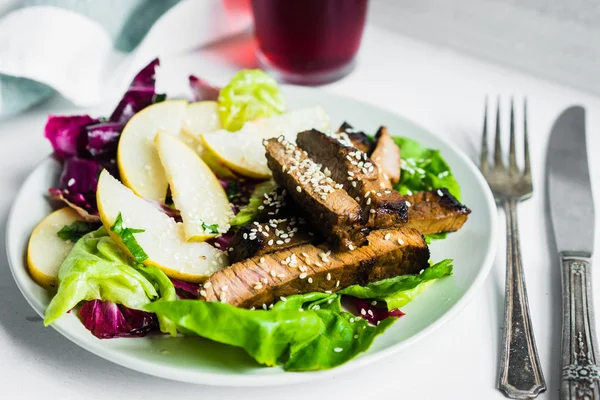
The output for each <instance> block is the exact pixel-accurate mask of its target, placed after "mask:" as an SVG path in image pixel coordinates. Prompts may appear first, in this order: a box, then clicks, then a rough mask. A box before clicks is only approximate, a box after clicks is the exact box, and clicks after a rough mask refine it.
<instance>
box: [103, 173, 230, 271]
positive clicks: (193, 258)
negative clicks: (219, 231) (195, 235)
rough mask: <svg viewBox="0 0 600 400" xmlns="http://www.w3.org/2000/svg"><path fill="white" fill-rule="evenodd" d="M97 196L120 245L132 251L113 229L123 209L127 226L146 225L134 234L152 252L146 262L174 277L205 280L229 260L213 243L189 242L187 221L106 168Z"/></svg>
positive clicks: (107, 227)
mask: <svg viewBox="0 0 600 400" xmlns="http://www.w3.org/2000/svg"><path fill="white" fill-rule="evenodd" d="M96 199H97V202H98V211H99V214H100V219H101V220H102V224H104V226H105V227H106V230H107V231H108V233H109V234H110V236H111V237H112V238H113V240H114V241H115V242H116V243H117V244H118V245H119V247H120V248H121V249H122V250H123V251H125V252H127V253H128V254H131V253H130V252H129V249H128V248H127V247H126V246H125V245H124V244H123V242H122V241H121V238H120V237H119V236H118V235H117V234H115V233H114V232H112V231H111V230H110V228H111V226H113V225H114V223H115V220H116V219H117V217H118V215H119V213H121V216H122V218H123V224H124V225H125V226H126V227H128V228H135V229H144V232H140V233H135V234H134V237H135V239H136V240H137V242H138V244H139V245H140V246H141V247H142V249H143V250H144V251H145V253H146V254H147V255H148V259H147V260H146V261H144V264H146V265H154V266H156V267H158V268H160V269H162V270H163V271H164V272H165V274H167V276H169V277H171V278H175V279H181V280H184V281H187V282H203V281H204V280H206V278H207V277H208V276H210V275H211V274H213V273H214V272H215V271H218V270H220V269H221V268H223V267H224V266H225V265H227V264H228V260H227V255H226V254H225V253H224V252H222V251H221V250H219V249H216V248H214V247H213V246H211V245H210V244H208V243H206V242H199V243H197V242H187V241H186V239H185V234H184V232H183V224H181V223H179V222H175V220H174V219H172V218H170V217H169V216H167V215H166V214H164V213H162V212H161V211H159V210H158V209H157V208H156V207H155V206H154V205H153V204H152V203H150V202H148V201H146V200H144V199H142V198H140V197H138V196H136V195H135V194H134V193H133V192H132V191H131V190H130V189H129V188H127V187H125V186H124V185H123V184H122V183H121V182H119V181H118V180H116V179H115V178H113V177H112V176H111V175H110V173H108V171H106V170H104V171H102V173H101V174H100V178H99V180H98V189H97V192H96Z"/></svg>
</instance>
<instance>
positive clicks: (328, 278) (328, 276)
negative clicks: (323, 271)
mask: <svg viewBox="0 0 600 400" xmlns="http://www.w3.org/2000/svg"><path fill="white" fill-rule="evenodd" d="M327 280H328V281H330V280H331V273H329V272H328V273H327Z"/></svg>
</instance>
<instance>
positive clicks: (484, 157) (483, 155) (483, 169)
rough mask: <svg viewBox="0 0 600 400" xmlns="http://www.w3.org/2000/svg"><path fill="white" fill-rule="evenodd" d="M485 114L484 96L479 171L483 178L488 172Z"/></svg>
mask: <svg viewBox="0 0 600 400" xmlns="http://www.w3.org/2000/svg"><path fill="white" fill-rule="evenodd" d="M487 114H488V98H487V96H485V109H484V114H483V133H482V135H481V163H480V169H481V172H482V173H483V175H484V176H485V175H486V174H487V172H488V168H489V161H488V138H487V125H488V123H487Z"/></svg>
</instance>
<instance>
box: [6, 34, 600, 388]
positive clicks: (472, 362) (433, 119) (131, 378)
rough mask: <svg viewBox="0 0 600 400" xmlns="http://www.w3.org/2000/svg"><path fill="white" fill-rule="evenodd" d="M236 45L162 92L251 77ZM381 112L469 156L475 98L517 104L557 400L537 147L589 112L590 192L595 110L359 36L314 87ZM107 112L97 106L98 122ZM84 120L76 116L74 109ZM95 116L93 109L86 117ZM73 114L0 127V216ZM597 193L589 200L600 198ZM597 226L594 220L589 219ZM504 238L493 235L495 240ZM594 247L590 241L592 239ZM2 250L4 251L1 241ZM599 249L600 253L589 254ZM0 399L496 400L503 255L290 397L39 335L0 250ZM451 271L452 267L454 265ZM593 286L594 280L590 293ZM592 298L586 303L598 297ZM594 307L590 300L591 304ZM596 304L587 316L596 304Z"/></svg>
mask: <svg viewBox="0 0 600 400" xmlns="http://www.w3.org/2000/svg"><path fill="white" fill-rule="evenodd" d="M252 46H253V44H252V41H251V39H249V38H248V37H242V38H238V39H236V40H233V41H230V42H228V43H223V44H220V45H219V46H217V47H213V48H210V49H204V50H201V51H197V52H196V53H194V54H187V55H182V56H181V57H179V58H177V59H168V60H162V61H163V65H164V66H165V68H164V74H163V77H162V78H163V79H162V82H164V83H165V84H169V83H168V81H171V80H173V82H175V79H176V80H177V81H179V84H180V85H181V88H184V86H185V82H186V79H185V77H186V76H187V74H188V73H197V74H199V75H200V76H202V77H205V78H207V79H210V80H213V81H216V82H217V83H224V82H226V81H227V80H228V78H229V77H230V76H231V75H232V74H233V72H234V71H235V70H237V69H239V68H241V67H251V66H253V57H252V54H253V47H252ZM324 90H329V91H332V92H336V93H340V94H344V95H346V96H349V97H355V98H359V99H361V100H364V101H366V102H370V103H373V104H376V105H378V106H381V107H384V108H387V109H390V110H392V111H394V112H396V113H398V114H401V115H403V116H405V117H407V118H409V119H412V120H414V121H415V122H417V123H419V124H421V125H423V126H424V127H426V128H428V129H430V130H431V131H433V132H435V133H437V134H438V135H440V136H445V137H447V138H449V139H450V140H452V141H454V142H455V143H456V144H457V145H458V146H459V147H460V148H462V149H463V151H464V152H465V153H467V154H468V155H469V156H470V157H472V158H473V159H477V157H478V149H479V140H480V131H481V126H482V118H483V115H482V114H483V99H484V96H485V95H486V94H489V95H490V96H495V95H497V94H499V95H502V96H503V101H504V104H505V107H504V111H505V112H506V113H505V114H506V118H507V117H508V114H507V112H508V108H507V106H506V105H507V104H508V97H509V96H510V95H515V96H516V97H517V98H520V96H522V95H527V98H528V100H529V112H530V115H529V124H530V134H531V141H532V144H531V147H532V151H533V153H532V162H533V171H534V185H535V191H534V195H533V199H532V200H530V201H528V202H526V203H524V204H522V205H521V206H520V208H519V211H520V228H521V235H522V236H521V238H522V242H521V244H522V248H523V261H524V266H525V272H526V276H527V284H528V291H529V301H530V306H531V314H532V318H533V324H534V328H535V333H536V338H537V342H538V348H539V351H540V358H541V361H542V364H543V368H544V373H545V375H546V380H547V382H548V392H547V393H545V394H543V395H542V396H540V398H557V397H558V396H557V393H558V392H557V390H558V386H557V377H558V374H559V367H558V360H559V351H560V317H561V310H560V281H559V274H558V267H557V265H556V262H555V254H554V250H553V246H554V244H553V238H552V233H551V231H550V224H549V221H548V219H547V212H546V209H545V207H546V204H545V199H546V194H545V187H544V180H545V179H544V177H545V174H544V165H545V149H546V146H547V140H548V135H549V130H550V128H551V126H552V123H553V121H554V119H555V118H556V116H557V115H558V113H559V112H560V111H562V110H563V109H564V108H565V107H567V106H569V105H571V104H581V105H583V106H585V107H586V108H587V110H588V132H589V134H588V146H589V148H590V149H589V152H590V154H591V160H590V161H591V164H592V166H591V168H592V180H594V179H595V178H596V179H597V178H598V177H600V162H598V160H597V158H596V157H595V156H594V155H595V154H597V153H598V152H599V151H600V136H599V135H598V134H596V133H597V132H598V131H599V130H600V98H599V97H596V96H592V95H589V94H586V93H582V92H578V91H575V90H572V89H569V88H565V87H562V86H558V85H555V84H552V83H549V82H547V81H543V80H539V79H536V78H535V77H533V76H526V75H522V74H520V73H517V72H515V71H511V70H506V69H502V68H499V67H495V66H493V65H490V64H486V63H483V62H480V61H477V60H474V59H470V58H467V57H465V56H461V55H458V54H456V53H453V52H450V51H447V50H444V49H441V48H435V47H431V46H428V45H425V44H422V43H419V42H415V41H412V40H409V39H407V38H404V37H401V36H396V35H394V34H392V33H390V32H387V31H383V30H381V29H378V28H374V27H369V29H367V32H366V35H365V38H364V43H363V46H362V49H361V55H360V62H359V64H358V67H357V69H356V70H355V71H354V72H353V73H352V74H351V75H349V76H348V77H347V78H345V79H343V80H342V81H340V82H337V83H334V84H332V85H329V86H327V87H325V88H324ZM110 108H111V104H107V105H106V107H104V108H102V111H104V112H106V111H107V110H109V109H110ZM86 111H87V110H86ZM98 111H99V110H96V113H98ZM73 112H83V111H82V110H74V109H73V107H72V106H70V105H69V104H68V103H67V102H66V101H64V100H61V99H53V100H51V101H50V102H47V103H45V104H42V105H40V106H38V107H36V108H35V109H33V110H31V111H30V112H28V113H26V114H23V115H20V116H18V117H15V118H13V119H10V120H5V121H0V140H1V142H0V143H1V145H0V193H1V195H0V212H1V213H2V216H3V217H2V219H1V221H2V222H1V226H0V228H1V230H0V231H1V232H2V235H4V228H5V225H6V215H7V213H8V210H9V207H10V205H11V203H12V200H13V197H14V196H15V194H16V191H17V190H18V189H19V187H20V185H21V183H22V182H23V180H24V178H25V177H26V176H27V174H28V173H29V172H30V171H31V170H32V169H33V167H34V166H35V165H36V164H37V163H38V162H39V161H40V160H41V159H42V158H43V157H45V156H46V155H47V154H48V153H49V152H50V146H49V144H48V143H46V141H45V140H44V139H43V126H44V123H45V118H46V115H47V114H48V113H55V114H61V113H73ZM598 189H599V188H598V185H596V187H595V195H596V198H597V199H600V193H599V192H598ZM599 214H600V213H599ZM503 235H504V228H503V225H502V232H501V237H502V238H503ZM598 236H600V235H597V237H598ZM0 243H2V245H0V246H3V243H4V240H2V241H1V242H0ZM596 249H597V250H600V248H599V247H598V246H596ZM0 257H2V258H1V259H0V384H1V386H2V388H1V389H0V390H1V391H0V393H1V394H0V398H2V399H34V398H35V399H48V400H52V399H61V400H70V399H77V400H79V399H90V400H95V399H98V400H107V399H111V400H112V399H137V398H143V399H147V400H151V399H161V400H162V399H165V398H172V399H178V400H179V399H181V400H183V399H198V398H205V399H206V398H218V399H248V400H250V399H261V400H268V399H283V398H285V399H306V398H315V399H316V398H322V397H324V396H325V395H327V397H329V398H336V399H337V398H340V399H345V400H349V399H365V398H368V399H372V398H382V399H383V398H386V399H387V398H393V399H411V400H412V399H501V398H503V397H502V395H501V394H500V393H499V392H498V391H497V390H496V389H495V381H496V369H497V359H498V351H499V350H498V346H499V341H500V338H501V321H502V317H503V298H504V243H503V242H502V243H501V245H500V246H499V248H498V256H497V259H496V262H495V265H494V267H493V270H492V273H491V274H490V276H489V277H488V279H487V280H486V282H485V284H484V286H483V287H482V288H481V290H479V292H478V293H477V294H476V296H475V297H474V298H473V300H472V301H471V302H470V303H469V305H468V306H467V307H466V308H464V309H463V311H462V312H461V313H460V314H459V315H458V316H457V317H456V318H455V319H453V320H451V321H450V322H448V323H446V324H445V325H444V326H443V327H442V328H440V329H439V330H437V331H436V332H434V333H432V334H431V335H429V336H428V337H426V338H425V339H424V340H421V341H420V342H418V343H417V344H415V345H414V346H412V347H411V348H409V349H407V350H406V351H404V352H402V353H400V354H397V355H395V356H393V357H391V358H388V359H386V360H384V361H382V362H379V363H377V364H374V365H371V366H368V367H365V368H362V369H359V370H356V371H353V372H349V373H345V374H342V375H340V376H338V377H336V378H333V379H328V380H325V381H317V382H313V383H309V384H303V385H299V386H297V387H275V388H255V389H228V388H218V387H208V386H196V385H191V384H183V383H177V382H171V381H167V380H163V379H159V378H154V377H150V376H146V375H142V374H140V373H137V372H134V371H130V370H127V369H125V368H122V367H119V366H116V365H114V364H111V363H109V362H107V361H104V360H103V359H100V358H98V357H96V356H94V355H92V354H91V353H88V352H87V351H85V350H84V349H81V348H79V347H77V346H75V345H74V344H72V343H71V342H69V341H68V340H67V339H65V338H63V337H62V336H60V335H59V334H58V333H56V332H55V331H54V330H53V329H51V328H44V327H43V325H42V323H41V321H40V320H39V318H37V317H36V315H35V313H34V311H33V310H32V309H31V307H30V306H29V305H28V304H27V302H26V301H25V299H24V298H23V297H22V296H21V294H20V292H19V290H18V289H17V286H16V285H15V283H14V282H13V279H12V276H11V274H10V271H9V269H8V263H7V261H6V256H5V251H4V248H2V249H0ZM456 268H460V265H457V266H456ZM598 282H600V278H599V277H598V275H596V279H595V280H594V283H595V287H596V290H597V291H598V290H600V287H599V285H598ZM597 293H598V292H597ZM596 299H597V300H598V299H600V295H598V296H596ZM598 303H599V302H598V301H596V307H597V309H600V304H598Z"/></svg>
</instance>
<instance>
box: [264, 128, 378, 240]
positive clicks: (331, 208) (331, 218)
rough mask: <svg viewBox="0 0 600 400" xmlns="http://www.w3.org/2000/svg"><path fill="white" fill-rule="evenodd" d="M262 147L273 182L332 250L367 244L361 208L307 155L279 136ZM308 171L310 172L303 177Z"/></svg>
mask: <svg viewBox="0 0 600 400" xmlns="http://www.w3.org/2000/svg"><path fill="white" fill-rule="evenodd" d="M265 148H266V150H267V153H266V156H267V162H268V165H269V168H270V169H271V171H272V173H273V178H274V179H275V181H276V182H277V183H278V184H279V186H281V187H283V188H285V189H286V190H287V193H288V195H289V196H290V197H291V198H292V200H293V201H294V203H295V204H296V205H297V206H298V207H299V208H300V209H301V210H302V211H303V214H306V215H309V216H310V217H311V218H310V220H311V223H312V225H313V226H314V227H315V229H317V230H318V231H319V233H320V234H321V235H322V236H323V237H324V238H326V239H327V240H328V241H329V243H330V244H331V245H332V246H333V248H335V249H350V248H353V247H358V246H362V245H363V244H365V243H366V237H367V234H368V231H369V230H368V229H367V228H366V227H365V225H364V223H363V216H362V210H361V208H360V205H359V204H358V203H357V202H356V201H355V200H354V199H353V198H352V197H350V196H349V195H348V194H347V193H346V192H345V191H344V190H342V189H339V188H336V187H335V186H336V185H337V183H336V182H333V181H331V179H328V178H325V176H324V175H323V174H322V173H321V172H320V170H319V167H318V166H316V165H315V163H314V162H313V161H312V160H310V159H309V158H308V156H307V155H306V152H304V151H301V150H300V149H299V148H298V147H297V146H295V145H293V144H291V143H287V142H286V141H285V140H283V138H281V137H280V138H278V139H269V140H268V141H266V142H265ZM307 169H310V171H312V172H311V173H306V174H305V173H304V172H305V171H307ZM313 179H316V180H318V182H317V183H318V184H317V183H315V182H313V181H312V180H313ZM324 190H325V191H326V192H327V193H325V192H324Z"/></svg>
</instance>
